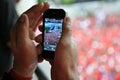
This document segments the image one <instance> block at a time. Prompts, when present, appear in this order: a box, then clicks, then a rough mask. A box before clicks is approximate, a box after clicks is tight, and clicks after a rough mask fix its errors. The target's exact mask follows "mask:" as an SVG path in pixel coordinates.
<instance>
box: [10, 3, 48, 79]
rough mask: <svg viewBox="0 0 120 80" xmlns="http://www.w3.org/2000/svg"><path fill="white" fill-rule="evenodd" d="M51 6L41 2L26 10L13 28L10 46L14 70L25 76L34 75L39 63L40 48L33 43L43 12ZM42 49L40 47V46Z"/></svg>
mask: <svg viewBox="0 0 120 80" xmlns="http://www.w3.org/2000/svg"><path fill="white" fill-rule="evenodd" d="M48 8H49V4H48V3H41V4H38V5H35V6H33V7H32V8H30V9H29V10H28V11H26V12H25V13H24V14H23V15H21V17H20V18H19V19H18V21H17V22H16V24H15V26H14V27H13V29H12V30H11V41H10V47H11V49H12V52H13V55H14V63H13V64H14V65H13V70H14V71H15V72H16V73H18V74H19V75H21V76H23V77H32V75H33V73H34V71H35V69H36V67H37V63H38V55H39V54H38V48H37V47H36V46H35V44H34V43H33V40H34V38H35V30H36V28H37V26H38V25H39V23H40V22H42V14H43V13H44V12H45V11H46V10H47V9H48ZM39 49H40V48H39Z"/></svg>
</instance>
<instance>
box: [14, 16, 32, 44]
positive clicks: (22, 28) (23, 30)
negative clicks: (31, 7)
mask: <svg viewBox="0 0 120 80" xmlns="http://www.w3.org/2000/svg"><path fill="white" fill-rule="evenodd" d="M15 27H16V31H17V34H16V35H17V36H16V42H17V44H18V45H23V44H25V42H26V40H27V39H30V38H29V20H28V16H27V15H26V14H23V15H21V17H20V18H19V20H18V21H17V25H16V26H15Z"/></svg>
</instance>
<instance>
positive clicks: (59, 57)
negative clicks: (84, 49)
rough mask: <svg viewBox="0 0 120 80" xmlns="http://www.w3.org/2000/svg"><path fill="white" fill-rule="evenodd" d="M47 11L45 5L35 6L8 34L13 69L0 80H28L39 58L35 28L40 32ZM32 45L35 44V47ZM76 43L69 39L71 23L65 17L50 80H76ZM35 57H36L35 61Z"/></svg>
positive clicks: (38, 38)
mask: <svg viewBox="0 0 120 80" xmlns="http://www.w3.org/2000/svg"><path fill="white" fill-rule="evenodd" d="M47 9H49V4H48V3H47V2H45V3H39V4H38V5H35V6H33V7H32V8H30V9H29V10H27V11H26V12H24V13H23V14H22V15H21V16H20V18H19V19H18V20H17V22H16V24H15V26H14V27H13V28H12V30H11V34H10V35H11V40H10V44H9V45H10V48H11V50H12V52H13V55H14V62H13V67H12V68H11V69H10V70H9V71H8V72H7V73H5V74H4V76H3V77H2V79H1V80H32V76H33V73H34V71H35V69H36V67H37V64H38V62H42V61H43V58H42V57H41V56H39V55H40V54H41V53H42V46H41V41H42V37H41V35H38V36H35V31H36V28H37V27H38V26H39V30H40V31H41V32H42V25H40V24H41V23H42V14H43V13H44V12H45V11H46V10H47ZM33 41H36V42H37V43H39V44H38V45H35V44H34V43H33ZM77 51H78V50H77V43H76V41H75V40H74V39H73V38H72V31H71V21H70V18H69V17H65V19H64V22H63V32H62V37H61V39H60V41H59V43H58V46H57V49H56V52H55V56H54V59H53V60H48V61H49V62H50V64H51V79H52V80H79V79H78V73H77V53H78V52H77ZM38 56H39V57H38Z"/></svg>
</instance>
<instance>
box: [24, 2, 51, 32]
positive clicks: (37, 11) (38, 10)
mask: <svg viewBox="0 0 120 80" xmlns="http://www.w3.org/2000/svg"><path fill="white" fill-rule="evenodd" d="M48 8H49V4H48V3H39V4H38V5H35V6H33V7H32V8H30V9H29V10H28V11H26V12H25V14H27V15H28V17H29V20H30V27H31V28H33V30H34V31H35V30H36V28H34V27H35V26H36V25H37V23H38V20H39V18H40V17H41V16H42V14H43V13H44V12H45V11H46V10H47V9H48ZM33 24H34V25H33Z"/></svg>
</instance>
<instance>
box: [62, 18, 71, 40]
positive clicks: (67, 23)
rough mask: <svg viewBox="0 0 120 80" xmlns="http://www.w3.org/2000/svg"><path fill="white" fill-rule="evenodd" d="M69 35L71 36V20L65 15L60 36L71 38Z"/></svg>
mask: <svg viewBox="0 0 120 80" xmlns="http://www.w3.org/2000/svg"><path fill="white" fill-rule="evenodd" d="M71 36H72V27H71V20H70V18H69V17H65V19H64V22H63V32H62V38H71Z"/></svg>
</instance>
